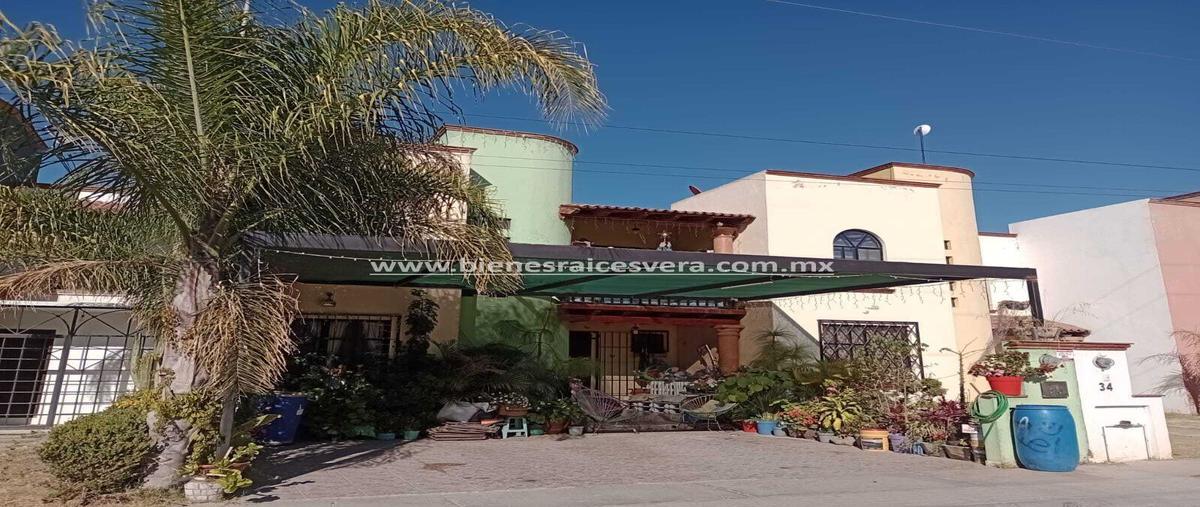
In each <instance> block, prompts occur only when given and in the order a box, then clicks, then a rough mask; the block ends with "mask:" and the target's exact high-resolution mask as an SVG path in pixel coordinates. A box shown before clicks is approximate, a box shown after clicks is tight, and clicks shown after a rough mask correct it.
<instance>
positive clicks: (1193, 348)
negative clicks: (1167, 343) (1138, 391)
mask: <svg viewBox="0 0 1200 507" xmlns="http://www.w3.org/2000/svg"><path fill="white" fill-rule="evenodd" d="M1171 336H1172V337H1173V338H1175V341H1176V344H1177V346H1176V347H1175V350H1173V351H1171V352H1166V353H1162V354H1151V355H1149V356H1146V357H1143V358H1142V359H1141V360H1139V361H1138V364H1139V365H1144V364H1147V363H1149V364H1157V365H1159V366H1161V367H1162V368H1163V369H1164V371H1165V372H1166V374H1165V375H1163V376H1162V378H1161V379H1159V381H1158V384H1156V385H1155V386H1154V387H1153V391H1154V392H1156V393H1159V394H1182V395H1184V396H1187V397H1188V401H1190V402H1191V403H1192V409H1193V410H1195V411H1196V412H1198V413H1200V333H1195V332H1192V331H1175V332H1173V333H1171Z"/></svg>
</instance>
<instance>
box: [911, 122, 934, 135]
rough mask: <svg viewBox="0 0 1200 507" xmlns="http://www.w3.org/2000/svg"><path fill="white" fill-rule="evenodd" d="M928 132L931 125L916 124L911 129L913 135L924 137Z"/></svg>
mask: <svg viewBox="0 0 1200 507" xmlns="http://www.w3.org/2000/svg"><path fill="white" fill-rule="evenodd" d="M930 132H933V127H932V126H930V125H925V124H921V125H917V128H914V129H913V135H914V136H921V137H925V136H927V135H929V133H930Z"/></svg>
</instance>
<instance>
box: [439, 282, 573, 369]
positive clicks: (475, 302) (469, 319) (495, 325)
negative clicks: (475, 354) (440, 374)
mask: <svg viewBox="0 0 1200 507" xmlns="http://www.w3.org/2000/svg"><path fill="white" fill-rule="evenodd" d="M460 315H461V317H460V319H459V339H458V341H459V343H461V344H462V345H463V346H467V347H470V346H476V345H483V344H487V343H496V342H499V343H505V344H508V345H513V346H518V347H521V348H522V349H525V350H528V351H529V352H530V353H531V354H532V353H536V352H537V351H538V347H537V342H538V341H540V342H541V346H542V349H541V353H542V358H543V359H546V360H551V359H565V358H566V357H567V326H566V324H564V323H563V322H562V320H561V319H560V318H559V316H558V305H556V304H554V302H553V301H551V300H549V299H545V298H535V297H525V296H510V297H504V298H497V297H486V296H467V297H463V299H462V313H461V314H460ZM538 337H540V338H538Z"/></svg>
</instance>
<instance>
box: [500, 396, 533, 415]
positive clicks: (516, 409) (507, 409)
mask: <svg viewBox="0 0 1200 507" xmlns="http://www.w3.org/2000/svg"><path fill="white" fill-rule="evenodd" d="M492 403H495V404H496V405H497V406H499V407H500V409H499V413H500V415H501V416H503V417H524V416H525V415H526V414H528V413H529V398H526V397H525V396H523V395H520V394H517V393H501V394H499V395H497V396H494V397H493V398H492Z"/></svg>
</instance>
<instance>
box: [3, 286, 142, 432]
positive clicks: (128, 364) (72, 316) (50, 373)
mask: <svg viewBox="0 0 1200 507" xmlns="http://www.w3.org/2000/svg"><path fill="white" fill-rule="evenodd" d="M63 299H64V300H71V299H76V300H77V299H80V298H78V297H72V296H65V297H64V298H63ZM27 303H31V304H37V302H27ZM129 321H130V314H129V312H128V311H125V310H119V309H95V308H93V309H87V310H80V311H79V313H78V315H76V312H75V311H74V310H73V309H70V308H62V307H50V306H26V307H11V306H10V307H0V335H2V336H6V337H12V336H18V335H23V334H25V332H26V331H30V330H38V331H51V332H53V333H54V334H55V338H54V340H53V342H52V343H51V345H50V350H49V357H48V360H47V362H46V365H45V368H46V372H45V373H44V374H43V376H42V383H41V386H40V389H39V391H40V394H39V395H38V397H37V398H36V399H34V404H35V405H36V410H35V412H36V413H35V414H34V416H33V417H31V418H12V417H9V418H4V417H3V415H4V414H2V413H0V426H6V425H33V426H37V425H45V424H47V423H48V422H49V414H50V406H51V401H52V398H53V395H54V389H55V386H56V385H58V386H60V391H59V398H58V405H57V409H56V413H57V414H58V415H57V417H56V418H55V420H54V422H55V424H61V423H64V422H66V421H69V420H71V419H73V418H74V417H77V416H80V415H85V414H90V413H94V412H98V411H100V410H103V409H105V408H107V407H108V406H109V405H111V404H112V402H113V401H115V400H116V399H117V398H118V397H119V396H120V395H122V394H124V393H126V392H128V391H130V390H132V389H133V378H132V366H133V361H134V357H135V356H136V355H137V353H138V352H140V350H139V347H140V348H149V347H152V346H153V345H154V344H153V343H152V342H146V343H142V342H139V341H138V339H137V338H136V337H131V338H128V339H127V338H126V337H125V334H126V332H127V331H129V330H130V329H131V328H130V325H129V324H130V322H129ZM71 326H75V328H76V333H75V336H74V338H73V339H72V340H71V342H70V345H69V346H68V343H67V340H66V335H67V334H68V330H69V329H70V328H71ZM28 366H30V365H22V366H21V367H22V368H23V369H24V368H27V367H28ZM60 371H61V372H62V374H61V379H60Z"/></svg>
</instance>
